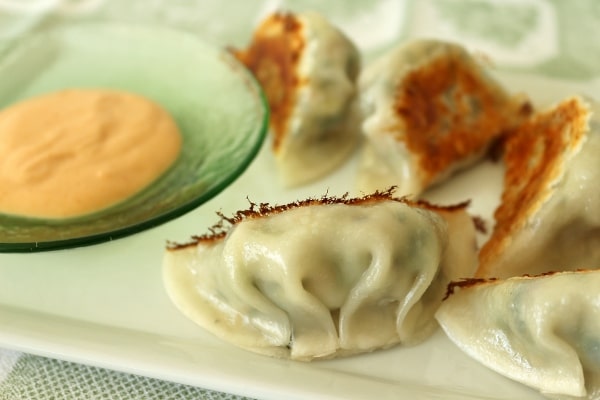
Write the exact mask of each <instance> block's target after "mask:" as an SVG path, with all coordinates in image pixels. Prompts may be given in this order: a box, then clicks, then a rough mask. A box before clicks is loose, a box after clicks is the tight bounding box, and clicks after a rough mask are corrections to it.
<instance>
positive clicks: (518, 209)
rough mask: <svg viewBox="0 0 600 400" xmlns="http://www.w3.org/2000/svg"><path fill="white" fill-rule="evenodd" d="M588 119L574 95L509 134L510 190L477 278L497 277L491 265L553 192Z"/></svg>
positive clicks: (507, 182) (506, 184) (506, 187)
mask: <svg viewBox="0 0 600 400" xmlns="http://www.w3.org/2000/svg"><path fill="white" fill-rule="evenodd" d="M588 118H589V110H588V108H587V106H586V105H585V104H584V103H583V102H582V101H581V100H580V99H579V98H576V97H573V98H569V99H567V100H565V101H563V102H562V103H560V104H559V105H558V106H556V107H555V108H553V109H551V110H549V111H546V112H542V113H539V114H537V115H535V116H534V117H533V118H531V119H530V120H528V121H527V122H525V123H523V124H522V125H520V126H519V127H518V128H517V129H516V130H515V131H514V132H512V133H511V134H510V135H509V136H507V138H506V142H505V153H504V162H505V164H506V172H505V177H504V192H503V194H502V199H501V204H500V206H499V207H498V208H497V209H496V211H495V213H494V218H495V220H496V225H495V227H494V230H493V232H492V236H491V237H490V239H489V241H488V242H487V243H486V244H485V245H484V246H483V248H482V249H481V252H480V254H479V264H480V265H479V269H478V270H477V273H476V276H492V275H494V273H493V271H490V264H491V263H492V262H493V260H494V259H496V258H497V257H501V255H502V251H503V250H504V248H505V247H506V245H507V243H508V242H509V240H510V238H511V237H512V236H513V235H514V234H515V233H516V232H517V231H519V230H520V229H522V228H523V226H524V225H525V224H526V222H527V220H528V219H529V218H530V217H531V216H533V215H535V213H537V212H538V210H539V208H540V207H541V205H542V204H543V203H544V202H545V201H546V200H547V199H548V198H549V197H550V196H551V195H552V191H553V189H552V183H553V182H555V181H556V180H557V179H559V178H560V176H561V175H562V174H563V172H564V169H565V159H566V158H567V157H568V156H569V155H570V154H571V153H573V151H576V149H578V148H579V146H580V145H581V142H582V140H583V138H584V136H585V134H586V132H587V130H588Z"/></svg>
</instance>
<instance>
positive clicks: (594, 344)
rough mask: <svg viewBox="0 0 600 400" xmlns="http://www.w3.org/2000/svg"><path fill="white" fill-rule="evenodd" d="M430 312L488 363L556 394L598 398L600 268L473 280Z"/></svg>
mask: <svg viewBox="0 0 600 400" xmlns="http://www.w3.org/2000/svg"><path fill="white" fill-rule="evenodd" d="M459 286H465V287H463V288H461V289H459V290H458V291H456V292H455V293H454V294H452V295H450V297H449V298H447V299H446V300H444V302H443V303H442V306H441V307H440V308H439V310H438V311H437V313H436V318H437V320H438V322H439V323H440V325H441V327H442V329H443V330H444V331H445V332H446V334H447V335H448V337H449V338H450V339H451V340H452V341H453V342H454V343H455V344H456V345H457V346H458V347H459V348H461V349H462V350H463V351H465V352H466V353H467V354H468V355H469V356H471V357H473V358H474V359H476V360H478V361H479V362H481V363H482V364H484V365H485V366H486V367H488V368H490V369H492V370H494V371H496V372H498V373H500V374H502V375H505V376H507V377H509V378H511V379H514V380H516V381H519V382H521V383H523V384H525V385H528V386H531V387H533V388H536V389H538V390H539V391H541V392H542V393H543V394H545V395H547V396H549V397H553V398H560V399H589V400H592V399H600V270H594V271H580V272H562V273H556V274H552V275H546V276H537V277H516V278H510V279H508V280H505V281H500V280H497V281H485V282H483V283H477V282H476V281H474V282H472V283H471V284H469V282H464V283H461V285H459Z"/></svg>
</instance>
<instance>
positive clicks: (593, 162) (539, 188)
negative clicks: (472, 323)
mask: <svg viewBox="0 0 600 400" xmlns="http://www.w3.org/2000/svg"><path fill="white" fill-rule="evenodd" d="M504 160H505V164H506V172H505V179H504V192H503V194H502V199H501V204H500V206H499V207H498V209H497V210H496V212H495V214H494V218H495V220H496V224H495V227H494V231H493V233H492V235H491V237H490V239H489V240H488V241H487V242H486V243H485V244H484V246H483V247H482V249H481V252H480V255H479V259H480V265H479V267H478V270H477V273H476V276H477V277H483V278H492V277H494V278H508V277H511V276H520V275H524V274H529V275H537V274H541V273H543V272H548V271H563V270H569V269H571V270H572V269H580V268H589V266H592V267H596V266H599V267H600V185H599V183H600V118H598V116H592V119H591V120H590V109H589V107H588V105H587V104H586V103H584V102H583V100H582V99H581V98H579V97H571V98H568V99H565V100H564V101H562V102H560V103H559V104H557V105H556V106H554V107H551V108H550V109H549V110H547V111H544V112H541V113H539V114H537V115H535V116H534V117H533V118H532V119H530V120H529V121H527V122H526V123H524V124H523V125H521V126H520V127H519V128H518V129H516V130H515V131H514V132H512V133H511V134H510V135H508V136H507V139H506V143H505V153H504Z"/></svg>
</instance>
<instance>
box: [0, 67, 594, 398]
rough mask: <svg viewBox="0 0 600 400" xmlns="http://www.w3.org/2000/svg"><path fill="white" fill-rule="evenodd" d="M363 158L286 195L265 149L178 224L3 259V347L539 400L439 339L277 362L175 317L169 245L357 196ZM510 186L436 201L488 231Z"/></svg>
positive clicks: (249, 386)
mask: <svg viewBox="0 0 600 400" xmlns="http://www.w3.org/2000/svg"><path fill="white" fill-rule="evenodd" d="M502 79H503V81H504V82H505V84H506V85H507V87H508V88H510V90H511V91H513V92H516V91H525V92H527V93H529V94H530V95H531V96H532V97H533V98H534V100H535V101H536V103H537V104H548V103H551V102H555V101H558V100H560V99H562V98H563V97H565V96H567V95H570V94H587V93H586V91H591V90H592V89H593V88H592V87H591V86H589V85H584V84H575V83H565V82H556V81H551V80H547V79H543V78H540V77H531V76H529V77H528V76H516V75H512V76H509V75H507V74H504V75H502ZM355 171H356V157H355V159H354V160H352V161H350V162H348V163H347V164H346V165H345V166H344V167H343V168H342V169H340V170H339V171H336V172H335V173H334V174H332V175H331V176H328V177H327V178H326V179H324V180H322V181H320V182H317V183H315V184H312V185H309V186H306V187H302V188H299V189H294V190H284V189H282V188H281V187H280V185H279V184H278V181H277V177H276V175H275V173H274V161H273V158H272V156H271V154H270V151H269V149H268V143H266V144H265V148H263V151H262V152H261V154H260V155H259V157H258V158H257V159H256V160H255V162H254V163H253V164H252V165H251V167H250V168H249V169H248V171H246V173H245V174H244V175H243V176H242V177H241V178H240V179H239V180H238V181H237V182H236V183H234V184H233V185H232V186H231V187H229V188H228V189H226V190H225V191H224V192H223V193H222V194H221V195H219V196H218V197H216V198H215V199H213V200H212V201H210V202H209V203H207V204H206V205H204V206H202V207H201V208H199V209H197V210H196V211H194V212H191V213H189V214H188V215H185V216H184V217H181V218H179V219H177V220H175V221H172V222H170V223H167V224H165V225H163V226H160V227H158V228H155V229H153V230H150V231H147V232H143V233H140V234H137V235H134V236H132V237H129V238H125V239H120V240H117V241H114V242H109V243H106V244H102V245H97V246H92V247H85V248H80V249H74V250H64V251H55V252H49V253H37V254H0V346H2V347H6V348H12V349H16V350H21V351H25V352H30V353H34V354H39V355H44V356H50V357H55V358H58V359H64V360H70V361H76V362H81V363H85V364H90V365H96V366H100V367H106V368H110V369H114V370H119V371H124V372H130V373H135V374H140V375H145V376H150V377H155V378H160V379H165V380H169V381H174V382H180V383H185V384H190V385H195V386H201V387H204V388H208V389H213V390H218V391H223V392H229V393H236V394H240V395H244V396H249V397H254V398H259V399H277V400H279V399H283V398H285V399H316V398H319V399H345V400H351V399H364V398H377V399H398V398H412V399H470V398H473V399H476V398H477V399H482V398H483V399H514V398H519V399H539V398H541V396H540V395H539V394H538V393H536V392H535V391H533V390H531V389H528V388H526V387H524V386H522V385H520V384H518V383H515V382H512V381H510V380H508V379H505V378H504V377H502V376H500V375H498V374H496V373H495V372H492V371H491V370H488V369H487V368H485V367H483V366H481V365H480V364H478V363H477V362H475V361H473V360H471V359H470V358H469V357H467V356H466V355H464V354H462V353H461V351H460V350H458V348H456V347H455V346H454V345H453V344H452V343H451V342H450V341H449V340H448V339H447V338H446V337H445V336H444V334H443V333H442V332H441V330H438V332H437V333H436V334H435V335H434V336H433V337H431V338H430V339H428V340H427V341H425V342H424V343H422V344H420V345H418V346H415V347H396V348H394V349H391V350H386V351H380V352H375V353H372V354H367V355H360V356H355V357H350V358H344V359H338V360H331V361H318V362H312V363H300V362H291V361H286V360H277V359H271V358H267V357H263V356H259V355H255V354H252V353H249V352H246V351H244V350H240V349H237V348H235V347H233V346H231V345H229V344H227V343H224V342H221V341H220V340H218V339H216V338H214V337H212V336H211V335H210V334H208V333H206V332H205V331H203V330H202V329H201V328H199V327H197V326H196V325H194V324H193V323H191V322H190V321H188V320H187V319H185V318H184V317H183V316H182V315H181V314H180V313H179V312H178V310H177V309H175V308H174V307H173V305H172V304H171V303H170V301H169V299H168V298H167V296H166V294H165V292H164V290H163V287H162V282H161V261H162V254H163V250H164V247H165V243H166V241H167V240H175V241H185V240H187V239H188V238H189V236H191V235H193V234H201V233H205V232H206V229H207V227H208V226H211V225H212V224H213V223H214V222H216V220H217V216H216V215H215V212H216V211H223V212H224V213H225V214H229V213H232V212H234V211H236V210H237V209H241V208H246V207H247V206H248V203H247V200H246V198H247V197H248V198H249V199H250V200H252V201H253V202H269V203H272V204H275V203H283V202H288V201H293V200H297V199H301V198H306V197H309V196H312V197H319V196H321V195H323V194H325V193H326V192H328V193H329V194H330V195H333V194H335V195H341V194H343V193H345V192H350V193H351V194H352V192H353V189H354V175H355ZM501 180H502V169H501V167H500V166H499V165H494V164H492V163H490V162H484V163H482V164H480V165H478V166H477V167H475V168H472V169H470V170H468V171H466V172H464V173H461V174H459V175H458V176H456V177H455V178H453V179H452V180H451V181H450V182H449V183H448V184H445V185H444V186H442V187H439V188H437V189H436V190H435V191H432V192H431V193H430V194H429V195H430V198H431V199H433V200H435V201H439V202H446V203H447V202H449V203H453V202H458V201H462V200H465V199H468V198H471V199H472V200H473V202H472V205H471V209H470V211H471V212H472V213H474V214H479V215H481V216H482V217H484V218H485V220H487V221H488V226H490V227H491V222H492V219H491V215H492V212H493V209H494V207H495V206H496V204H497V201H498V198H499V194H500V187H501Z"/></svg>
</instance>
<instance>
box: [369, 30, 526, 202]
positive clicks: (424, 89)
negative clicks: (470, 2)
mask: <svg viewBox="0 0 600 400" xmlns="http://www.w3.org/2000/svg"><path fill="white" fill-rule="evenodd" d="M359 91H360V97H361V105H362V106H361V108H362V113H363V118H364V122H363V133H364V135H365V136H366V139H367V140H366V145H365V148H364V152H363V155H362V161H361V166H360V173H359V175H358V182H357V187H358V189H359V190H362V191H364V192H365V193H370V192H371V191H373V190H376V189H381V188H386V187H389V186H391V185H397V186H398V193H399V194H400V195H411V196H418V195H420V194H421V192H423V191H424V190H425V189H426V188H428V187H429V186H431V185H433V184H436V183H439V182H441V181H442V180H444V179H445V178H447V177H448V176H450V175H451V174H452V173H454V172H455V171H457V170H459V169H461V168H464V167H467V166H468V165H471V164H473V163H474V162H475V161H477V160H479V159H481V158H482V156H484V155H485V154H486V152H487V151H488V149H489V148H490V146H491V145H492V143H493V142H494V141H495V140H496V139H498V138H499V137H500V136H501V135H502V134H503V133H504V132H505V131H507V130H508V129H510V128H513V127H514V126H515V125H516V124H517V123H518V122H520V121H521V120H522V119H524V117H526V116H527V115H529V114H530V113H531V111H532V107H531V105H530V103H529V102H528V101H526V100H525V98H524V97H523V96H521V95H519V96H513V97H511V96H509V94H508V93H507V92H506V91H505V90H504V89H503V88H502V86H501V85H500V84H499V83H497V82H496V81H495V80H494V79H493V78H492V77H491V76H490V75H488V73H487V71H486V70H484V68H483V67H482V66H481V65H479V64H478V63H477V62H476V61H475V59H474V58H473V57H471V55H470V54H469V53H468V52H467V51H466V50H465V49H464V48H462V47H460V46H459V45H456V44H452V43H447V42H443V41H438V40H424V39H422V40H413V41H410V42H407V43H405V44H402V45H401V46H399V47H396V48H394V49H392V50H391V51H389V52H388V53H386V54H384V55H383V56H382V57H381V58H379V59H378V60H376V61H375V62H374V63H372V64H371V65H369V66H367V67H366V68H365V69H364V70H363V71H362V72H361V75H360V78H359Z"/></svg>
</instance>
